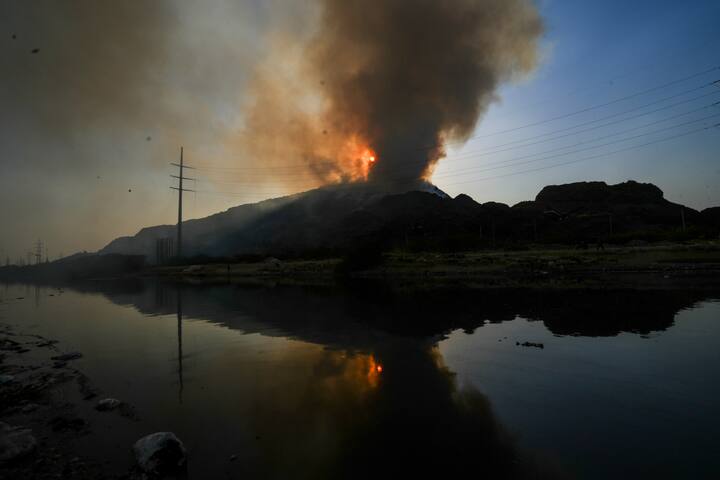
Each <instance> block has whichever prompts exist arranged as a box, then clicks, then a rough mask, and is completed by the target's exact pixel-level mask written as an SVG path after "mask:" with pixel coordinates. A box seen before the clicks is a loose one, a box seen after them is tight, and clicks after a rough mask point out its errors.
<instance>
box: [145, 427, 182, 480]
mask: <svg viewBox="0 0 720 480" xmlns="http://www.w3.org/2000/svg"><path fill="white" fill-rule="evenodd" d="M133 452H134V453H135V460H136V461H137V466H138V468H139V469H140V470H141V471H142V472H144V473H146V474H149V475H157V476H166V475H173V474H178V473H181V472H183V471H184V470H185V466H186V460H187V458H186V457H187V453H186V451H185V446H184V445H183V443H182V442H181V441H180V440H179V439H178V438H177V437H176V436H175V434H174V433H172V432H156V433H152V434H150V435H147V436H145V437H143V438H141V439H140V440H138V441H137V442H135V445H133Z"/></svg>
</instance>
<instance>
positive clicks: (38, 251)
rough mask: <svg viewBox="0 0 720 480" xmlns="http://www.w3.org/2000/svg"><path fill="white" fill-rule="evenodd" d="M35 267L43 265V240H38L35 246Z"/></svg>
mask: <svg viewBox="0 0 720 480" xmlns="http://www.w3.org/2000/svg"><path fill="white" fill-rule="evenodd" d="M34 256H35V265H40V264H41V263H42V256H43V243H42V240H38V241H37V243H36V244H35V255H34Z"/></svg>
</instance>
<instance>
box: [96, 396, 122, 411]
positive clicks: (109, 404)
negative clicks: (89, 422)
mask: <svg viewBox="0 0 720 480" xmlns="http://www.w3.org/2000/svg"><path fill="white" fill-rule="evenodd" d="M120 405H122V402H121V401H120V400H118V399H117V398H103V399H102V400H100V401H99V402H98V403H97V405H95V410H97V411H99V412H109V411H110V410H115V409H116V408H118V407H119V406H120Z"/></svg>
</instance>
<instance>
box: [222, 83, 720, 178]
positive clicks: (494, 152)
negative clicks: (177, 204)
mask: <svg viewBox="0 0 720 480" xmlns="http://www.w3.org/2000/svg"><path fill="white" fill-rule="evenodd" d="M711 93H712V94H720V91H717V92H711ZM704 96H707V95H702V96H700V97H695V98H694V99H699V98H702V97H704ZM681 103H685V102H678V103H676V104H674V106H677V105H679V104H681ZM717 105H720V101H718V102H714V103H712V104H707V105H703V106H701V107H699V108H695V109H692V110H688V111H684V112H682V113H679V114H676V115H672V116H669V117H665V118H662V119H659V120H655V121H653V122H649V123H645V124H643V125H639V126H636V127H633V128H630V129H625V130H623V131H622V132H615V133H612V134H609V135H605V136H601V137H596V138H593V139H589V140H585V141H581V142H577V143H574V144H571V145H564V146H561V147H558V148H554V149H551V150H546V151H544V152H539V153H533V154H528V155H525V156H522V157H516V158H513V159H509V160H499V161H496V162H490V163H486V164H485V166H487V165H495V164H502V163H507V162H511V161H515V160H519V159H524V158H530V157H533V156H536V155H544V154H547V153H552V152H555V151H561V150H564V149H566V148H572V147H575V146H579V145H583V144H587V143H592V142H594V141H598V140H603V139H606V138H612V137H614V136H617V135H622V134H624V133H628V132H632V131H637V130H641V129H643V128H647V127H650V126H653V125H657V124H660V123H664V122H667V121H670V120H674V119H676V118H680V117H683V116H687V115H690V114H693V113H697V112H700V111H702V110H705V109H707V108H710V107H713V106H717ZM663 109H665V108H662V109H656V110H654V111H652V112H648V113H646V114H642V115H635V116H633V117H629V118H627V119H622V120H619V121H614V122H608V123H605V124H602V125H598V126H595V127H592V128H587V129H584V130H579V131H576V132H573V133H568V134H564V135H561V136H556V137H554V138H546V139H543V140H539V141H536V142H533V143H529V144H526V145H521V146H516V147H514V148H507V149H503V150H496V151H488V152H485V151H483V152H473V153H472V154H471V153H468V154H467V155H464V156H462V157H459V158H458V157H452V158H450V159H448V160H444V161H443V165H446V164H447V163H449V161H451V160H455V161H457V160H468V159H473V158H477V157H481V156H487V155H493V154H497V153H502V152H507V151H510V150H515V149H517V148H526V147H529V146H532V145H539V144H541V143H547V142H549V141H555V140H559V139H561V138H565V137H569V136H572V135H577V134H580V133H586V132H589V131H593V130H597V129H599V128H604V127H608V126H613V125H618V124H620V123H623V122H625V121H628V120H631V119H636V118H640V117H642V116H646V115H647V114H649V113H656V112H657V111H660V110H663ZM403 163H405V162H403ZM422 163H425V160H423V161H422ZM473 168H478V167H467V168H464V169H460V170H451V171H450V172H448V173H452V172H455V171H464V170H468V169H473ZM399 170H400V168H397V169H393V170H391V171H399ZM273 176H274V177H279V176H280V177H283V178H299V177H301V176H302V175H296V174H291V173H285V174H274V175H273ZM243 177H244V180H246V179H247V178H249V177H248V175H244V176H243ZM255 178H257V175H256V177H255ZM214 182H215V183H233V184H238V183H244V181H243V182H238V181H234V180H215V181H214ZM244 184H245V185H249V186H252V185H254V183H244Z"/></svg>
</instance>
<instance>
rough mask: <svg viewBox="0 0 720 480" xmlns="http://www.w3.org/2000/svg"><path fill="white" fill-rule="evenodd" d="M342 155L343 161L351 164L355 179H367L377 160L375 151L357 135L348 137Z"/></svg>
mask: <svg viewBox="0 0 720 480" xmlns="http://www.w3.org/2000/svg"><path fill="white" fill-rule="evenodd" d="M340 156H341V157H342V160H343V163H344V164H345V165H348V166H350V171H351V172H352V177H353V180H367V179H368V176H369V175H370V170H371V169H372V166H373V165H374V164H375V162H377V154H376V153H375V151H374V150H373V149H372V148H371V147H370V146H369V145H368V143H367V142H366V141H363V140H362V139H360V138H359V137H358V136H356V135H353V136H352V137H350V139H348V141H347V142H346V143H345V145H344V147H343V150H342V152H341V154H340Z"/></svg>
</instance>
